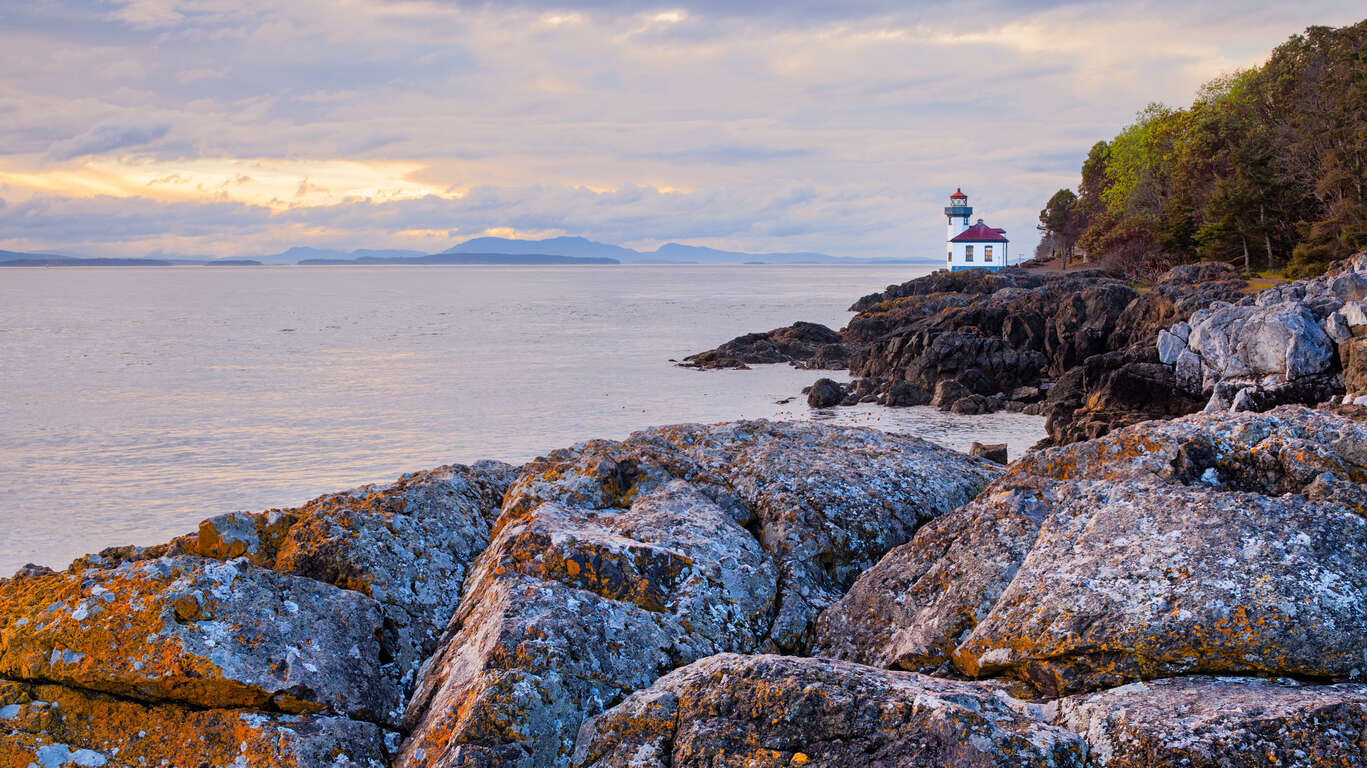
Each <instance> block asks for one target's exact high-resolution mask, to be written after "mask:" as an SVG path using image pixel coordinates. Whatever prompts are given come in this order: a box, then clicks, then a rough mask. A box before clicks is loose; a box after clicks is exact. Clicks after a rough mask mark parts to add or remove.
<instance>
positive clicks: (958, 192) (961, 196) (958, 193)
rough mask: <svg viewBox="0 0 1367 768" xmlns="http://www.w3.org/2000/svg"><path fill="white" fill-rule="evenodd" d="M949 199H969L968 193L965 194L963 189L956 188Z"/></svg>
mask: <svg viewBox="0 0 1367 768" xmlns="http://www.w3.org/2000/svg"><path fill="white" fill-rule="evenodd" d="M949 199H950V200H967V199H968V195H965V194H964V191H963V189H956V190H954V194H952V195H950V196H949Z"/></svg>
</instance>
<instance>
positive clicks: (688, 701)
mask: <svg viewBox="0 0 1367 768" xmlns="http://www.w3.org/2000/svg"><path fill="white" fill-rule="evenodd" d="M951 288H952V289H953V290H949V289H951ZM1364 297H1367V255H1363V256H1359V257H1357V258H1356V259H1354V260H1351V261H1349V262H1346V263H1344V264H1341V265H1339V267H1337V268H1336V269H1335V270H1334V271H1333V272H1331V273H1330V274H1329V275H1327V276H1326V277H1323V278H1317V279H1315V280H1308V281H1301V282H1298V283H1290V284H1285V285H1280V286H1275V287H1273V288H1271V289H1268V290H1266V291H1263V292H1260V293H1252V292H1250V291H1248V289H1247V285H1246V283H1245V282H1244V281H1243V279H1242V278H1239V277H1238V276H1237V275H1235V274H1233V273H1232V272H1231V271H1229V270H1227V269H1225V268H1221V267H1218V266H1211V265H1197V266H1194V267H1186V268H1179V269H1177V270H1173V271H1172V272H1170V273H1168V275H1166V276H1165V277H1164V279H1163V280H1162V281H1160V282H1159V283H1158V284H1157V285H1155V286H1153V287H1152V289H1151V290H1148V291H1140V290H1137V289H1136V288H1135V287H1133V286H1130V285H1127V284H1125V283H1123V282H1121V281H1118V280H1115V279H1113V278H1110V277H1107V276H1105V275H1102V274H1099V273H1094V272H1087V273H1080V274H1072V275H1068V276H1066V277H1058V278H1054V277H1049V276H1045V275H1039V274H1031V273H1028V272H1023V271H1020V270H1011V271H1003V272H1000V273H997V274H995V275H986V274H981V275H979V274H958V273H956V274H952V275H933V276H931V277H930V278H922V279H920V280H919V281H911V282H910V283H907V284H904V285H903V286H894V287H893V288H890V289H889V290H888V291H887V292H885V293H883V294H877V295H875V296H871V297H867V298H866V299H864V300H861V302H860V305H859V306H861V307H862V308H863V309H862V310H861V313H860V314H859V315H858V316H857V317H856V318H855V320H854V321H852V322H851V324H850V327H849V328H846V329H845V330H844V331H842V332H840V333H839V334H835V332H833V331H832V332H826V331H823V330H822V329H820V328H817V327H812V326H807V325H799V326H794V327H793V328H790V329H780V332H775V333H771V334H760V335H756V336H751V337H742V338H741V339H738V340H736V342H733V343H731V344H730V345H729V346H728V345H724V346H723V348H719V350H716V351H714V352H713V353H707V354H706V355H704V356H701V357H699V358H695V360H694V361H693V362H694V363H695V364H697V365H700V366H704V367H705V366H719V365H733V366H734V365H748V364H750V363H754V362H761V361H764V362H775V361H778V360H779V359H782V360H786V361H787V362H790V363H793V364H797V365H801V366H808V367H817V366H822V365H848V366H850V368H851V370H854V371H857V372H860V378H859V379H858V383H857V384H856V385H855V386H854V387H853V388H852V391H845V390H844V388H843V387H841V386H840V385H838V384H836V383H835V382H833V381H830V382H828V383H829V384H830V385H832V386H835V387H837V388H839V389H840V390H841V392H840V398H839V399H840V402H849V401H850V399H851V398H854V400H855V401H858V400H866V399H868V398H870V397H871V398H873V399H874V400H876V401H878V402H882V403H884V404H888V405H897V404H903V403H904V402H926V401H928V402H934V403H936V404H939V405H941V406H942V407H948V408H952V409H955V410H960V411H967V410H971V408H973V407H991V408H996V407H1011V408H1015V407H1020V408H1022V409H1024V408H1026V407H1032V408H1035V409H1037V410H1039V411H1043V412H1047V413H1048V415H1049V422H1050V433H1051V435H1052V436H1053V437H1054V440H1055V441H1056V442H1057V443H1059V444H1058V445H1056V446H1053V447H1041V448H1039V449H1036V450H1032V451H1030V452H1028V453H1027V454H1026V455H1025V456H1023V457H1021V458H1020V459H1018V460H1017V461H1015V462H1014V463H1012V464H1010V465H1008V466H1005V467H1003V466H1002V465H1001V464H1000V463H997V462H994V461H988V460H986V459H984V458H978V457H977V456H965V455H963V454H960V453H956V452H954V451H951V450H948V449H946V448H943V447H940V446H937V445H935V444H933V443H929V442H927V441H924V440H921V439H919V438H916V437H912V436H907V435H894V434H887V433H882V432H878V431H875V430H870V429H865V428H855V427H836V426H831V425H826V424H820V423H802V422H798V423H782V422H765V421H756V422H736V423H730V424H716V425H701V424H686V425H677V426H669V427H657V428H653V429H648V430H644V431H641V432H638V433H635V434H633V435H631V436H630V437H628V438H627V439H625V440H622V441H608V440H592V441H589V442H585V443H580V444H578V445H575V446H572V447H569V448H566V449H563V450H557V451H553V452H551V453H550V454H548V455H546V456H543V457H541V458H538V459H535V460H533V461H531V462H529V463H527V464H526V465H524V466H521V467H513V466H509V465H507V464H502V463H498V462H479V463H477V464H474V465H470V466H461V465H457V466H447V467H440V468H438V469H435V470H431V471H427V472H419V473H413V474H409V475H404V476H403V477H401V478H399V479H398V480H397V481H396V482H394V483H392V484H390V485H385V486H364V487H361V488H357V489H354V490H351V491H346V492H343V493H336V494H330V495H327V496H323V497H320V498H318V499H315V500H313V501H311V502H309V503H307V504H305V505H303V506H301V507H298V508H294V509H273V510H267V511H265V512H260V513H248V512H236V513H231V514H226V515H220V516H218V517H214V518H210V519H208V520H205V521H204V522H203V523H201V524H200V526H199V528H198V530H197V531H195V532H192V533H188V534H186V535H185V536H181V537H179V538H176V539H174V540H172V541H170V542H168V543H166V544H161V545H157V546H151V547H141V546H124V547H114V548H110V549H106V550H104V551H102V552H100V553H99V554H96V555H88V556H86V557H83V558H80V559H78V560H77V561H76V562H74V563H72V564H71V566H70V567H69V568H67V569H66V570H63V571H53V570H50V569H47V568H42V567H38V566H28V567H26V568H24V569H22V570H21V571H20V572H19V573H17V574H15V575H14V577H13V578H10V579H2V580H0V768H10V767H11V766H15V767H18V768H28V766H41V767H42V768H54V767H56V766H86V767H88V766H195V767H196V768H198V767H199V766H210V767H214V768H216V767H218V766H223V767H224V768H227V767H228V766H233V767H234V768H243V767H246V766H284V767H290V766H295V767H298V768H304V767H312V766H336V767H339V768H341V767H345V766H358V767H359V766H365V767H366V768H381V767H390V768H455V767H456V766H489V767H493V766H508V767H517V768H540V767H542V766H594V767H596V768H614V767H617V768H689V767H690V766H696V767H697V768H702V767H703V766H766V767H769V766H772V767H777V766H803V765H811V766H840V767H841V768H844V766H848V765H868V766H889V767H891V766H927V767H928V766H951V767H953V766H974V767H981V766H1078V767H1079V768H1081V767H1086V768H1131V767H1132V768H1138V767H1139V766H1234V765H1239V766H1245V765H1250V766H1268V767H1269V768H1270V767H1271V766H1278V767H1283V766H1306V767H1309V766H1367V490H1364V483H1367V407H1363V406H1362V405H1361V403H1362V402H1364V401H1362V400H1361V399H1360V398H1361V393H1362V391H1363V390H1364V389H1367V377H1364V375H1363V372H1362V371H1363V369H1362V359H1363V358H1364V357H1367V353H1365V352H1364V347H1363V344H1364V343H1367V313H1364V311H1363V309H1364V305H1363V303H1362V301H1363V299H1364ZM956 366H957V367H956ZM956 370H957V371H959V373H958V374H955V375H953V376H952V377H951V376H950V375H949V374H951V373H952V372H954V371H956ZM828 389H829V387H828V386H827V384H826V383H821V384H818V385H817V386H814V387H813V389H812V393H811V394H812V397H813V398H816V397H818V396H821V397H824V396H825V394H830V393H829V392H826V393H825V394H823V393H822V390H828ZM861 392H862V393H863V394H860V393H861ZM1345 393H1346V395H1345ZM1329 398H1333V402H1329V403H1325V404H1324V405H1323V406H1322V407H1319V408H1308V407H1305V406H1302V405H1279V404H1278V403H1280V402H1281V401H1284V400H1291V401H1318V400H1320V399H1329ZM1011 403H1015V404H1016V405H1011ZM1355 403H1356V404H1355ZM1187 411H1197V412H1196V413H1186V412H1187ZM1154 416H1158V417H1162V418H1160V419H1159V420H1147V421H1141V419H1144V418H1145V417H1154ZM1132 422H1133V423H1132ZM978 448H980V449H981V450H978V451H975V453H982V454H984V455H993V454H994V452H993V450H992V447H986V446H979V447H978ZM997 448H998V449H999V448H1000V447H999V446H998V447H997ZM996 458H998V459H1000V458H1001V457H1000V456H996Z"/></svg>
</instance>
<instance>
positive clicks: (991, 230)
mask: <svg viewBox="0 0 1367 768" xmlns="http://www.w3.org/2000/svg"><path fill="white" fill-rule="evenodd" d="M1005 232H1006V230H1004V229H997V228H995V227H989V226H987V225H986V224H984V223H982V221H979V222H978V223H977V224H974V225H973V226H971V227H969V228H968V229H965V230H964V231H962V232H960V233H959V234H958V235H956V236H955V237H954V239H953V240H950V242H951V243H1005V242H1009V241H1008V240H1007V239H1006V238H1005V237H1002V235H1003V234H1005Z"/></svg>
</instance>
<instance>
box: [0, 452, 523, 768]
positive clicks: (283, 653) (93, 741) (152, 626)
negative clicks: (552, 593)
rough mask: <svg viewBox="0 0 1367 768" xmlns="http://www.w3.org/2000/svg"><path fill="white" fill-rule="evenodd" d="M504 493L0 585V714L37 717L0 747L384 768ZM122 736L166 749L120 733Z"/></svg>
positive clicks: (476, 492)
mask: <svg viewBox="0 0 1367 768" xmlns="http://www.w3.org/2000/svg"><path fill="white" fill-rule="evenodd" d="M514 474H515V470H514V469H513V468H512V467H510V466H508V465H505V464H499V463H496V462H482V463H480V464H477V465H475V466H473V467H464V466H451V467H442V468H440V469H437V470H433V471H430V472H422V473H415V474H411V475H405V476H404V477H402V478H400V479H399V480H398V481H397V482H396V483H393V484H391V485H387V486H365V487H362V488H358V489H355V490H353V491H349V492H346V493H340V494H332V495H329V496H324V497H322V498H319V499H316V500H314V501H312V502H309V503H308V504H306V505H304V506H303V507H300V508H297V509H289V510H270V511H268V512H263V513H257V514H249V513H232V514H228V515H221V516H219V517H215V518H211V519H209V520H206V521H204V522H203V523H202V524H201V525H200V527H199V530H198V531H197V532H196V533H194V534H190V535H188V536H184V537H181V538H178V539H176V540H174V541H172V542H170V543H168V544H163V545H158V546H155V547H115V548H111V549H108V550H105V551H103V552H101V553H100V554H99V555H90V556H87V557H84V558H81V559H80V560H77V561H76V562H75V563H73V564H72V566H71V568H69V569H68V570H67V571H64V572H52V571H49V570H47V569H43V568H29V569H25V570H24V571H22V572H21V573H20V574H19V575H18V576H16V577H15V578H13V579H9V580H0V679H3V680H8V681H10V683H12V684H5V683H0V685H8V686H9V687H6V688H4V691H5V696H6V699H5V700H4V701H3V702H0V713H2V712H10V711H13V712H15V713H18V714H23V713H29V714H31V715H32V717H29V716H28V715H25V716H24V717H23V718H19V719H17V720H16V719H11V720H12V721H11V722H4V721H5V718H3V717H2V716H0V733H3V732H4V729H5V728H10V729H11V736H10V737H8V738H9V739H10V741H12V742H13V743H14V744H15V745H18V746H16V747H15V749H18V750H20V751H19V752H16V753H15V754H19V755H24V754H29V752H32V753H33V754H36V755H39V756H40V757H44V759H47V760H48V762H44V761H43V760H41V759H40V760H38V761H37V762H38V764H39V765H48V764H61V762H60V760H59V758H61V759H65V758H64V757H62V756H63V755H66V754H67V753H70V754H71V755H77V754H81V755H84V757H82V758H81V759H86V757H88V758H89V759H90V760H96V761H98V760H101V759H103V760H113V759H114V756H116V755H130V754H131V755H140V754H146V755H148V756H149V757H148V758H147V760H148V762H147V763H146V764H160V763H158V762H156V761H154V760H152V757H151V756H154V755H162V756H163V759H167V760H172V759H173V758H174V759H181V757H180V756H183V755H190V754H196V753H195V752H194V751H193V749H194V747H193V744H194V739H195V738H199V739H202V741H203V744H204V745H205V746H203V752H202V753H198V754H201V755H202V759H201V760H199V761H195V762H186V763H185V764H189V765H202V764H203V765H224V766H226V765H238V764H237V763H234V762H233V760H236V759H237V758H238V757H239V755H240V756H241V757H242V759H243V760H245V761H246V763H245V764H246V765H294V764H297V765H300V766H312V765H324V764H327V765H331V764H333V763H332V760H333V758H334V757H335V758H337V759H338V760H339V762H338V763H337V764H339V765H345V764H348V763H346V762H345V760H351V761H352V764H355V765H371V764H378V762H377V761H379V760H381V759H382V758H384V755H385V753H386V749H387V748H392V747H393V746H394V745H395V744H396V743H397V741H398V738H399V733H398V732H397V730H396V729H397V728H398V727H399V726H400V724H401V722H402V716H403V711H404V705H405V702H406V700H407V690H408V689H410V688H412V686H413V684H414V683H415V682H416V673H417V671H418V667H419V666H420V665H421V664H422V662H423V661H424V659H426V658H427V657H428V656H429V655H430V654H431V653H432V652H433V651H434V650H435V649H436V645H437V639H438V637H439V635H440V633H441V631H442V630H443V629H444V628H445V626H446V624H447V622H448V621H449V620H450V617H451V615H452V614H453V613H454V610H455V605H456V595H458V594H459V592H460V589H461V588H462V586H463V583H464V579H465V576H466V572H467V570H468V569H469V567H470V565H471V563H472V561H473V560H474V559H475V558H476V557H477V556H478V555H479V554H480V553H481V552H482V551H483V550H484V549H485V548H486V547H487V545H488V542H489V533H490V529H491V528H492V525H493V522H494V520H495V518H496V517H497V515H498V512H499V510H500V508H501V505H502V499H503V495H504V492H505V491H506V490H507V487H508V485H509V484H510V483H511V482H512V479H513V476H514ZM54 701H61V702H64V703H63V705H62V706H61V707H60V711H55V710H56V708H54V707H50V706H48V704H50V703H51V702H54ZM11 707H18V708H19V709H10V708H11ZM72 718H77V719H74V720H73V719H72ZM134 718H144V719H146V720H147V722H149V723H156V724H158V725H157V726H156V727H157V729H160V730H154V729H151V728H147V729H144V730H146V731H147V732H148V733H153V734H156V733H160V734H161V735H159V736H157V738H156V740H148V739H149V738H150V737H141V736H136V737H135V736H134V735H133V733H132V732H121V731H120V730H118V729H117V728H116V727H115V725H114V724H115V723H127V722H130V721H131V720H132V719H134ZM106 723H107V724H108V727H106ZM196 729H198V730H196ZM196 734H198V735H196ZM121 739H122V740H121ZM178 740H183V741H178ZM0 743H4V740H3V739H0ZM386 744H387V745H388V747H386ZM239 747H240V748H241V751H240V752H235V751H233V750H238V749H239ZM24 750H28V752H25V751H24ZM63 750H65V751H63ZM82 750H84V751H85V752H82ZM114 750H117V751H114ZM87 753H88V754H87ZM0 754H3V752H0ZM220 754H222V755H224V756H225V757H224V759H223V761H222V762H217V763H216V762H213V761H214V760H218V759H219V758H218V757H215V756H216V755H220ZM15 759H16V760H17V761H19V762H17V764H19V765H24V766H27V765H28V762H23V761H20V758H15ZM72 759H75V758H72ZM130 759H131V758H130ZM52 761H57V762H52ZM0 764H3V765H8V764H9V763H4V762H3V761H0ZM92 764H103V763H98V762H97V763H92ZM132 764H137V765H141V764H143V763H141V762H139V763H132Z"/></svg>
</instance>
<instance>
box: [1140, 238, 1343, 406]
mask: <svg viewBox="0 0 1367 768" xmlns="http://www.w3.org/2000/svg"><path fill="white" fill-rule="evenodd" d="M1364 298H1367V253H1364V254H1359V255H1357V256H1355V257H1353V258H1351V259H1347V260H1345V261H1344V262H1341V263H1340V264H1338V265H1336V266H1335V267H1334V268H1333V269H1331V270H1330V272H1329V273H1328V274H1326V275H1324V276H1323V277H1318V278H1313V279H1309V280H1300V281H1296V282H1293V283H1287V284H1283V285H1278V286H1274V287H1272V288H1269V289H1267V290H1265V291H1262V292H1261V293H1259V294H1257V295H1255V296H1248V297H1244V298H1243V299H1241V300H1240V301H1238V302H1237V303H1229V302H1215V303H1213V304H1211V305H1209V306H1208V307H1205V308H1202V309H1200V310H1198V311H1196V312H1195V313H1193V314H1191V315H1190V316H1189V317H1186V318H1183V319H1182V320H1181V321H1179V322H1177V323H1175V324H1173V325H1172V326H1171V327H1170V328H1167V329H1164V330H1161V331H1159V334H1158V339H1157V350H1158V354H1159V359H1160V361H1161V362H1162V363H1163V364H1165V365H1166V366H1168V367H1169V368H1171V370H1172V371H1173V376H1174V380H1175V383H1176V385H1177V388H1178V390H1179V391H1181V392H1183V393H1184V394H1185V396H1187V397H1189V398H1196V399H1201V400H1204V401H1206V408H1208V409H1210V410H1235V411H1263V410H1267V409H1268V408H1271V407H1274V406H1276V405H1279V404H1283V403H1306V404H1315V403H1320V402H1324V401H1326V400H1328V399H1329V398H1331V397H1335V396H1338V395H1343V394H1345V392H1346V393H1347V395H1348V398H1347V399H1348V400H1349V401H1352V400H1355V399H1356V398H1358V397H1360V396H1362V395H1367V377H1365V376H1363V375H1362V369H1363V360H1362V357H1363V356H1362V354H1361V352H1360V349H1361V342H1359V341H1358V339H1359V338H1360V337H1362V336H1363V335H1364V334H1367V304H1364V303H1363V299H1364Z"/></svg>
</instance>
